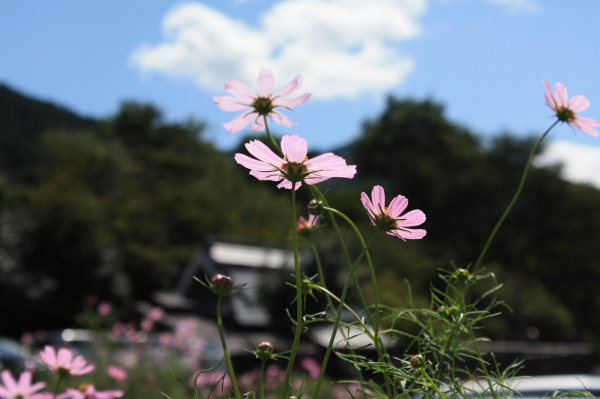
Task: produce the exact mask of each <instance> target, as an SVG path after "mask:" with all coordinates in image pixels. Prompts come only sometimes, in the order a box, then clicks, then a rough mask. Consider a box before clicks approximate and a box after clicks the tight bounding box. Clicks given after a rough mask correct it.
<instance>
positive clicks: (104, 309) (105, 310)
mask: <svg viewBox="0 0 600 399" xmlns="http://www.w3.org/2000/svg"><path fill="white" fill-rule="evenodd" d="M97 310H98V314H99V315H100V316H104V317H106V316H108V315H110V314H111V313H112V305H111V304H110V302H107V301H102V302H100V303H99V304H98V308H97Z"/></svg>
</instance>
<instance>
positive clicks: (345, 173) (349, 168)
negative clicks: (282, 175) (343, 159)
mask: <svg viewBox="0 0 600 399" xmlns="http://www.w3.org/2000/svg"><path fill="white" fill-rule="evenodd" d="M355 174H356V165H345V166H343V167H341V168H336V169H322V170H315V171H312V170H309V175H308V176H307V177H306V179H305V180H306V182H307V183H308V184H315V183H311V179H321V178H324V180H327V179H331V178H332V177H342V178H346V179H352V178H353V177H354V175H355ZM321 181H323V180H321Z"/></svg>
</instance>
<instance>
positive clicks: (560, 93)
mask: <svg viewBox="0 0 600 399" xmlns="http://www.w3.org/2000/svg"><path fill="white" fill-rule="evenodd" d="M556 98H557V100H558V105H560V106H562V107H566V106H567V105H568V104H569V91H568V90H567V88H566V87H565V85H563V84H562V83H560V82H558V83H557V84H556Z"/></svg>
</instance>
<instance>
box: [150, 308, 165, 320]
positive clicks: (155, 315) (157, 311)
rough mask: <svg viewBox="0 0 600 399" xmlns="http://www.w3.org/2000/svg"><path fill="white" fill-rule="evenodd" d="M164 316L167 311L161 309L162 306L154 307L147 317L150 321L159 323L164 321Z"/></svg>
mask: <svg viewBox="0 0 600 399" xmlns="http://www.w3.org/2000/svg"><path fill="white" fill-rule="evenodd" d="M164 315H165V310H164V309H163V308H161V307H160V306H154V307H153V308H152V309H150V311H149V312H148V314H147V315H146V317H147V318H149V319H150V320H154V321H158V320H160V319H162V318H163V316H164Z"/></svg>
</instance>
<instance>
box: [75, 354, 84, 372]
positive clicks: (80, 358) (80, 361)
mask: <svg viewBox="0 0 600 399" xmlns="http://www.w3.org/2000/svg"><path fill="white" fill-rule="evenodd" d="M86 363H87V362H86V360H85V358H84V357H83V356H81V355H79V356H75V358H74V359H73V361H72V362H71V368H73V369H75V370H78V369H80V368H82V367H85V365H86Z"/></svg>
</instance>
